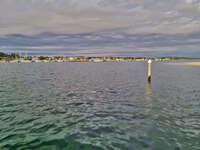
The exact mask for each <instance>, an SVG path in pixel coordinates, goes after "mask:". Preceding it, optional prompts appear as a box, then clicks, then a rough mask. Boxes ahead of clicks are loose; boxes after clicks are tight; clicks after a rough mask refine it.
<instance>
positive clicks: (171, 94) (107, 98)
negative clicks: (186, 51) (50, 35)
mask: <svg viewBox="0 0 200 150" xmlns="http://www.w3.org/2000/svg"><path fill="white" fill-rule="evenodd" d="M152 69H153V79H152V84H151V85H149V84H147V82H146V76H145V71H146V70H147V69H146V64H145V63H144V62H126V63H113V62H107V63H35V64H34V63H33V64H31V63H30V64H0V150H200V67H191V66H190V67H188V66H175V65H168V64H164V63H155V62H154V64H153V68H152Z"/></svg>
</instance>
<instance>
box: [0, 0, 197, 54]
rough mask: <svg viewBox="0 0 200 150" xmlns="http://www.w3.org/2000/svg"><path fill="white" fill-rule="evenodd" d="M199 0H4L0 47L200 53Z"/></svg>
mask: <svg viewBox="0 0 200 150" xmlns="http://www.w3.org/2000/svg"><path fill="white" fill-rule="evenodd" d="M199 47H200V0H0V51H4V52H13V51H15V52H20V53H28V54H29V55H98V56H110V55H112V56H146V57H148V56H183V57H200V49H199Z"/></svg>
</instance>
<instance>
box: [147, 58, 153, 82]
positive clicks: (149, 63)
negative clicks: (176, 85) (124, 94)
mask: <svg viewBox="0 0 200 150" xmlns="http://www.w3.org/2000/svg"><path fill="white" fill-rule="evenodd" d="M151 63H152V60H151V59H149V60H148V82H149V83H151Z"/></svg>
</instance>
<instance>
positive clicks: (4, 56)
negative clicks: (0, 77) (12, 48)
mask: <svg viewBox="0 0 200 150" xmlns="http://www.w3.org/2000/svg"><path fill="white" fill-rule="evenodd" d="M17 58H20V56H19V55H18V54H16V53H11V54H6V53H3V52H0V60H2V59H9V60H12V59H17Z"/></svg>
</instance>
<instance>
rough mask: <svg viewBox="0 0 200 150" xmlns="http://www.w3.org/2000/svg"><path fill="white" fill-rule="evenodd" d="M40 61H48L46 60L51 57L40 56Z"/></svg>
mask: <svg viewBox="0 0 200 150" xmlns="http://www.w3.org/2000/svg"><path fill="white" fill-rule="evenodd" d="M38 59H39V60H46V59H49V57H46V56H39V57H38Z"/></svg>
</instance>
